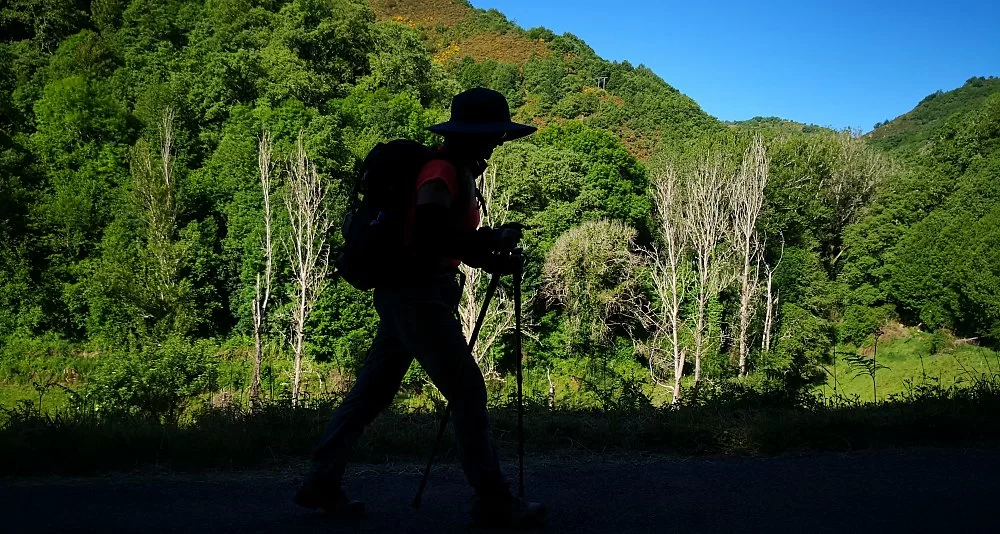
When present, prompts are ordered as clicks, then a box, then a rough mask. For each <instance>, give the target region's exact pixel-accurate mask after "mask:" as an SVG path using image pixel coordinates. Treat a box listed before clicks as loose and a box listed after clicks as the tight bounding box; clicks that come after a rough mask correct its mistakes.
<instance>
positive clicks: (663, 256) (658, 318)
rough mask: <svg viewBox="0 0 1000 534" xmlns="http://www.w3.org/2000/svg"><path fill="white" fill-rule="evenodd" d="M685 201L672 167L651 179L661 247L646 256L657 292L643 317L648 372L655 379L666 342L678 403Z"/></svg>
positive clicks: (681, 368)
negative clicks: (648, 337) (657, 356)
mask: <svg viewBox="0 0 1000 534" xmlns="http://www.w3.org/2000/svg"><path fill="white" fill-rule="evenodd" d="M684 204H685V199H684V195H683V189H682V187H681V182H680V177H679V175H678V173H677V170H676V169H675V168H673V167H665V168H664V169H662V170H661V171H660V172H658V173H657V174H656V175H655V176H654V178H653V205H654V210H655V214H656V221H657V223H658V226H659V230H660V237H661V238H662V240H663V245H662V246H661V245H657V246H654V248H653V250H652V251H648V252H647V257H648V258H649V259H650V260H651V262H652V269H651V271H652V272H651V274H652V282H653V287H654V290H655V292H656V297H657V298H656V301H657V302H656V303H655V304H654V307H653V309H652V310H650V311H649V312H648V313H646V314H645V317H646V320H645V323H646V326H647V329H649V330H650V331H651V332H652V333H653V340H654V341H653V346H652V347H651V350H650V352H649V354H650V370H651V372H652V373H654V375H655V367H656V365H654V363H653V359H654V358H655V354H656V353H657V352H658V348H659V340H664V339H666V340H667V342H668V343H669V345H670V351H669V355H670V360H671V361H670V367H671V368H672V370H673V385H672V386H671V387H672V390H673V400H672V402H673V403H674V404H676V403H678V402H679V401H680V399H681V397H682V395H683V394H682V392H681V378H682V377H683V375H684V363H685V359H686V354H687V353H686V351H685V350H684V348H683V347H682V346H681V339H680V332H681V327H682V324H683V320H682V318H681V306H682V305H683V302H684V298H685V295H686V293H687V287H688V285H689V280H688V271H687V269H685V262H686V255H687V248H688V239H689V233H688V229H689V228H688V226H687V224H685V223H684V217H683V215H684ZM653 378H654V379H656V377H655V376H654V377H653Z"/></svg>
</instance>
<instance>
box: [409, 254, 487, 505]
mask: <svg viewBox="0 0 1000 534" xmlns="http://www.w3.org/2000/svg"><path fill="white" fill-rule="evenodd" d="M498 285H500V273H494V274H493V276H492V277H491V278H490V284H489V285H488V286H486V299H485V300H484V301H483V307H482V309H480V310H479V317H477V318H476V326H474V327H472V334H471V335H470V336H469V351H470V352H471V351H472V349H473V347H475V346H476V339H478V338H479V331H480V330H482V328H483V323H484V322H485V321H486V312H487V311H488V310H489V309H490V301H491V300H493V295H494V294H496V292H497V286H498ZM450 416H451V403H450V402H449V403H448V407H447V408H445V410H444V417H442V418H441V426H439V427H438V435H437V439H436V440H434V447H433V448H431V457H430V458H428V459H427V467H425V468H424V476H423V478H421V479H420V487H418V488H417V494H416V495H415V496H414V497H413V503H412V504H411V505H412V506H413V507H414V508H420V501H421V500H422V499H423V496H424V487H425V486H427V478H428V477H429V476H430V474H431V466H432V465H433V464H434V457H435V456H437V451H438V447H440V445H441V438H443V437H444V429H445V428H446V427H447V426H448V418H449V417H450Z"/></svg>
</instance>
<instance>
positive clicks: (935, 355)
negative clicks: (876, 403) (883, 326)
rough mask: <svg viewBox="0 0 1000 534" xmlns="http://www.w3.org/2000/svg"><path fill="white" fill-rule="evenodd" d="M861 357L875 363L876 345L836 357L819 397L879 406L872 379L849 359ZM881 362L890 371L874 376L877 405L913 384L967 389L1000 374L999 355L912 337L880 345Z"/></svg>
mask: <svg viewBox="0 0 1000 534" xmlns="http://www.w3.org/2000/svg"><path fill="white" fill-rule="evenodd" d="M859 352H860V353H861V354H863V355H865V356H867V357H869V358H870V357H872V355H873V354H874V347H873V345H872V344H869V345H867V346H863V347H860V348H858V347H854V346H842V347H840V348H839V349H838V351H837V361H836V363H835V364H828V365H826V366H824V368H825V370H826V372H827V381H826V383H825V384H823V385H822V386H819V387H817V388H816V390H815V391H816V392H817V393H821V394H823V395H824V396H831V395H834V394H835V393H839V394H841V395H844V396H847V397H855V396H856V397H857V398H859V399H860V400H862V401H866V402H870V401H873V400H875V399H874V395H873V388H872V380H871V376H870V375H868V374H867V373H865V372H862V373H861V374H860V375H859V374H858V369H857V368H852V367H851V365H850V364H849V362H848V361H847V358H848V357H849V356H850V355H852V354H857V353H859ZM876 358H877V361H878V363H879V364H881V365H884V366H886V369H879V370H877V371H876V372H875V379H876V387H877V390H878V400H880V401H881V400H886V399H888V398H889V397H890V396H893V395H900V394H903V393H905V392H906V391H907V390H908V388H911V387H913V385H914V384H917V383H920V382H923V381H933V382H936V383H937V384H939V385H940V386H942V387H945V388H948V387H953V386H954V387H962V386H964V385H968V384H969V383H971V381H972V380H973V379H975V378H978V377H981V376H982V375H984V374H986V375H993V374H996V373H1000V353H998V352H995V351H993V350H990V349H987V348H983V347H977V346H975V345H970V344H966V343H962V342H959V341H957V340H955V339H953V338H948V337H945V336H941V335H935V334H929V333H921V332H913V333H911V334H910V335H908V336H906V337H898V338H894V339H890V340H888V341H886V342H880V343H879V347H878V354H877V357H876Z"/></svg>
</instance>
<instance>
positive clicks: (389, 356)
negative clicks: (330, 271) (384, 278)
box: [313, 276, 509, 495]
mask: <svg viewBox="0 0 1000 534" xmlns="http://www.w3.org/2000/svg"><path fill="white" fill-rule="evenodd" d="M460 298H461V288H460V287H459V284H458V282H457V281H456V280H455V277H454V276H440V277H435V278H432V279H430V280H428V281H427V283H424V284H420V285H415V284H414V285H407V286H400V287H376V288H375V290H374V301H375V310H376V311H377V312H378V316H379V325H378V333H377V335H376V336H375V339H374V341H373V342H372V346H371V348H370V349H369V351H368V353H367V355H366V357H365V362H364V365H363V367H362V369H361V372H360V373H359V374H358V377H357V381H356V382H355V384H354V387H353V388H352V389H351V391H350V393H348V394H347V397H345V398H344V401H343V402H342V403H341V404H340V406H338V407H337V409H336V410H335V411H334V413H333V415H332V416H331V418H330V422H329V424H328V425H327V427H326V430H325V431H324V433H323V437H322V438H321V439H320V442H319V444H318V445H317V447H316V449H315V450H314V453H313V462H314V465H313V467H314V473H316V474H320V475H321V476H322V477H323V478H325V479H326V482H327V483H330V484H336V487H338V488H339V487H340V483H341V481H342V479H343V476H344V470H345V468H346V465H347V459H348V455H349V453H350V450H351V448H352V447H353V446H354V444H355V443H356V442H357V440H358V439H359V438H360V437H361V434H362V433H363V431H364V428H365V427H366V426H367V425H368V424H369V423H371V422H372V421H373V420H374V419H375V417H376V416H378V414H379V413H380V412H381V411H382V410H384V409H385V408H387V407H388V406H389V405H390V404H391V403H392V400H393V398H394V397H395V395H396V392H397V391H398V390H399V385H400V383H401V382H402V380H403V376H404V375H405V374H406V371H407V369H408V368H409V367H410V364H411V362H412V361H413V359H414V358H415V359H416V360H417V361H418V362H420V365H421V366H422V367H423V369H424V371H426V372H427V375H428V376H429V377H430V379H431V381H432V382H433V383H434V385H435V386H436V387H437V388H438V390H439V391H441V393H442V394H443V395H444V396H445V398H446V399H447V400H448V402H449V405H450V406H451V409H452V421H453V423H454V430H455V435H456V439H457V442H458V456H459V460H460V461H461V464H462V469H463V471H464V472H465V477H466V479H467V480H468V482H469V484H470V485H471V486H472V487H473V489H474V490H475V491H476V493H477V494H480V495H494V494H498V493H507V492H509V489H508V488H509V485H508V483H507V481H506V479H505V478H504V476H503V474H502V472H501V470H500V465H499V461H498V459H497V454H496V450H495V448H494V446H493V440H492V432H491V428H490V422H489V415H488V414H487V412H486V385H485V382H484V380H483V375H482V372H481V371H480V370H479V366H478V365H476V361H475V359H474V358H473V356H472V353H471V351H470V349H469V346H468V342H467V341H466V339H465V334H464V333H463V331H462V325H461V323H460V322H459V319H458V316H457V313H456V308H457V305H458V302H459V299H460Z"/></svg>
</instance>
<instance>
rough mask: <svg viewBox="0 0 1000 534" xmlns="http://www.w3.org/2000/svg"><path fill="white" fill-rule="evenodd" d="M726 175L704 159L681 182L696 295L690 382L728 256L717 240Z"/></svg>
mask: <svg viewBox="0 0 1000 534" xmlns="http://www.w3.org/2000/svg"><path fill="white" fill-rule="evenodd" d="M728 182H729V178H728V177H727V176H726V171H725V170H724V168H723V163H722V160H721V159H720V158H718V157H715V158H711V157H709V158H705V159H704V160H702V161H701V162H700V163H699V164H698V167H697V168H695V169H694V172H693V173H692V175H691V176H690V177H689V178H688V179H687V181H686V182H685V192H686V195H687V198H688V202H686V203H685V210H684V220H685V222H686V223H687V225H688V228H689V230H688V231H689V233H690V236H691V247H692V249H693V252H694V259H695V268H696V270H697V278H696V283H697V284H698V297H697V299H698V300H697V302H696V306H695V318H694V332H693V334H694V383H695V386H697V384H698V382H699V381H700V380H701V362H702V358H703V357H704V356H705V353H706V352H707V346H708V344H709V340H708V339H707V335H708V334H707V332H706V330H707V328H708V324H707V322H708V321H707V317H706V315H707V309H708V303H709V302H710V301H711V300H712V299H713V298H716V297H718V295H719V292H720V291H721V290H722V289H723V287H724V285H725V283H724V282H723V280H722V268H721V267H722V266H723V265H724V264H725V261H726V258H727V256H728V255H729V249H728V248H722V247H721V246H720V242H721V241H722V240H723V239H724V237H725V236H726V234H727V233H729V223H730V221H729V219H728V217H727V213H726V206H727V204H728V201H727V198H726V194H727V187H728Z"/></svg>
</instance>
